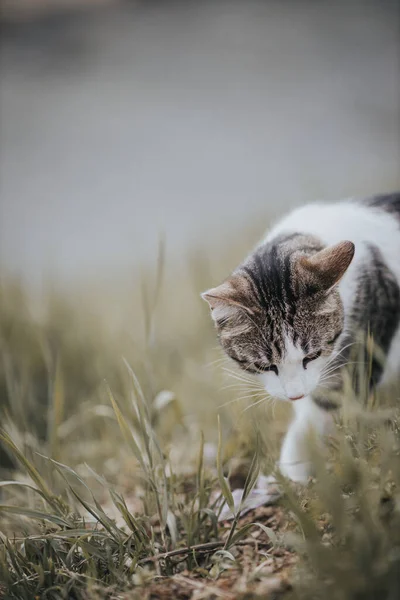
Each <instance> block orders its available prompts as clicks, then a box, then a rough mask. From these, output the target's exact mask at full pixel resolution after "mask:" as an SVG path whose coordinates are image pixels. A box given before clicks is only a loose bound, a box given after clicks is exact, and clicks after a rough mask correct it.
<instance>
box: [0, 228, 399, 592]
mask: <svg viewBox="0 0 400 600" xmlns="http://www.w3.org/2000/svg"><path fill="white" fill-rule="evenodd" d="M260 233H261V232H260V231H259V230H257V229H255V230H249V231H248V233H247V234H246V235H243V236H242V238H241V243H237V244H236V245H235V248H232V249H229V252H227V253H226V255H225V256H222V255H221V252H220V251H219V252H217V251H213V249H212V248H208V249H207V253H205V251H204V250H203V249H198V251H197V252H193V253H192V254H191V255H190V256H188V261H187V266H186V268H183V267H181V268H180V269H177V268H175V269H171V268H170V267H169V266H168V265H166V264H165V249H164V247H163V244H160V252H159V256H158V259H157V264H156V267H155V268H154V269H153V270H152V271H151V272H150V271H149V270H146V271H144V273H145V275H144V276H139V275H135V276H134V277H133V283H132V285H126V284H125V285H124V286H121V285H117V284H113V285H108V286H107V287H105V288H104V287H103V288H101V287H99V288H97V289H94V288H93V287H91V288H90V289H87V290H84V289H83V287H82V288H80V289H78V290H77V289H74V290H72V291H69V290H62V289H61V287H60V288H59V289H58V290H56V289H54V288H51V287H49V289H48V290H46V292H45V293H44V294H43V297H42V298H40V302H39V304H38V306H39V309H40V310H36V308H35V304H34V302H33V301H32V299H31V297H30V296H29V294H28V293H27V291H26V290H25V289H24V288H23V286H22V285H21V284H20V283H19V282H18V281H15V280H12V278H10V277H3V279H2V281H1V286H0V306H1V311H0V342H1V343H0V348H1V362H0V410H1V421H2V433H1V438H0V443H1V452H2V455H1V484H0V497H1V505H0V515H1V533H0V537H1V543H0V582H1V583H0V586H2V588H1V587H0V591H1V590H2V591H3V593H4V594H5V597H7V598H18V599H19V598H24V599H25V598H26V599H28V598H29V599H31V598H34V597H35V598H36V597H40V598H41V597H43V598H44V597H45V598H54V599H56V598H57V599H58V598H77V599H86V598H117V597H118V598H122V597H123V596H122V595H121V594H122V593H124V592H126V593H129V594H130V595H129V598H136V597H138V598H139V597H140V598H143V597H144V596H143V590H146V589H149V586H151V585H153V584H154V585H161V582H162V581H163V582H175V583H174V585H176V582H177V581H178V579H174V578H177V577H180V574H181V573H182V572H184V573H186V579H188V578H189V577H191V578H194V579H190V581H195V580H196V581H197V579H196V578H200V579H201V580H202V581H205V582H206V585H210V586H211V583H212V582H214V583H213V584H212V585H213V586H214V587H213V588H212V589H213V591H212V592H211V591H210V594H211V593H212V594H214V597H216V598H218V597H219V596H218V594H221V595H220V597H221V598H223V597H226V598H228V597H229V598H247V599H251V598H261V597H263V598H264V597H269V596H267V591H266V590H267V587H265V585H266V582H267V581H269V582H270V583H271V573H270V572H269V571H268V570H266V571H265V572H264V568H265V564H266V563H267V562H268V561H270V560H272V559H271V557H274V556H280V555H281V554H282V553H284V552H288V553H289V554H290V549H291V548H296V550H297V552H298V553H299V555H300V556H301V557H302V560H301V562H300V563H299V566H298V567H297V568H296V570H294V571H293V574H292V576H291V577H292V582H293V585H292V586H288V587H286V588H285V590H284V591H282V590H281V592H282V594H283V593H284V594H286V595H287V597H293V598H301V599H303V598H307V599H310V598H322V597H324V598H333V599H336V598H337V599H338V600H342V599H343V600H347V599H349V600H350V599H357V600H358V599H364V598H365V599H370V598H371V599H373V600H375V599H378V598H379V600H380V599H381V598H387V599H388V600H389V599H392V598H393V599H394V598H398V597H400V595H399V591H400V583H399V573H400V568H399V567H400V564H399V562H400V558H399V557H400V535H399V531H400V529H399V525H400V522H399V514H400V513H399V508H400V502H399V496H398V485H399V479H400V450H399V448H400V446H399V441H400V436H399V429H398V424H397V421H396V419H395V418H394V417H393V418H391V419H390V424H389V425H387V424H386V425H385V424H384V421H387V420H388V419H387V413H383V412H382V409H381V408H380V406H381V401H380V400H379V399H378V398H376V399H375V400H374V401H370V402H369V404H368V406H367V409H365V408H362V407H361V405H360V403H359V398H355V397H353V395H352V392H351V391H350V388H349V390H348V391H347V392H346V398H345V410H344V419H343V420H342V422H341V424H340V428H339V433H338V437H337V439H336V440H332V448H331V461H330V468H329V469H328V470H327V469H326V466H325V464H322V463H321V464H320V458H319V454H318V452H317V451H316V452H315V453H314V455H315V462H316V467H317V474H318V477H317V483H314V484H311V485H310V486H309V488H307V489H306V490H300V491H299V490H297V489H293V488H292V487H291V486H288V485H287V484H286V482H284V481H283V482H282V485H283V486H284V487H285V489H286V497H285V500H284V505H285V506H286V509H287V515H289V517H290V518H289V521H290V523H289V524H288V525H285V527H284V528H283V529H282V530H280V529H279V528H275V530H272V529H271V527H270V526H269V525H268V523H267V522H265V521H264V522H262V519H260V518H259V516H258V513H257V512H256V513H255V514H254V516H253V517H254V518H253V519H252V520H250V521H248V520H247V521H243V519H242V518H241V517H240V515H239V514H237V515H236V517H235V519H234V520H233V521H232V522H231V523H228V524H226V523H220V522H218V513H219V504H218V502H219V499H221V498H222V497H223V498H225V501H227V502H228V503H232V499H231V489H232V486H233V487H236V486H243V485H244V488H245V495H246V494H249V493H250V491H251V489H252V487H253V485H254V483H255V480H256V475H257V473H258V472H259V470H260V469H261V470H268V469H269V468H271V465H272V461H273V459H274V457H275V454H276V449H277V441H278V439H279V437H280V435H281V433H282V431H283V430H284V426H285V421H286V419H287V416H288V415H287V413H286V407H285V405H283V406H279V405H277V406H276V407H275V408H274V410H272V409H271V407H268V406H267V405H265V404H261V405H259V406H257V407H254V408H252V409H251V410H247V411H245V412H244V409H245V408H246V407H247V406H249V405H250V403H251V399H249V398H244V399H242V400H239V398H241V397H242V396H246V395H247V393H248V392H246V390H245V389H242V388H241V386H236V381H235V380H234V379H232V378H230V377H229V375H228V374H227V373H225V371H224V369H223V361H222V362H221V360H220V359H221V353H220V351H219V350H218V348H217V344H216V337H215V332H214V329H213V327H212V323H211V319H210V318H209V315H208V310H207V307H206V306H205V305H204V304H203V303H202V301H201V300H200V298H199V293H200V292H201V291H202V290H204V289H205V288H207V287H209V286H210V285H213V284H214V283H217V282H218V281H220V280H222V279H223V278H224V277H225V276H226V275H227V274H228V273H229V271H230V270H231V269H232V268H233V267H234V266H235V265H236V264H237V262H238V261H239V260H240V259H241V258H242V257H243V255H244V254H245V252H247V251H248V250H249V249H250V248H251V246H252V245H253V243H254V240H255V239H257V236H258V234H260ZM215 256H220V257H221V258H220V259H219V260H217V259H215V258H214V257H215ZM210 257H213V259H212V260H211V258H210ZM229 368H232V367H231V365H229ZM232 382H233V387H232ZM392 394H393V395H392V399H393V398H396V395H397V392H393V393H392ZM360 395H362V396H365V399H366V396H367V393H366V389H364V388H363V387H362V386H361V388H360ZM386 403H387V399H385V406H386ZM222 405H226V408H222V409H220V408H219V407H221V406H222ZM219 412H220V413H221V424H222V427H221V428H220V430H219V431H218V428H217V413H219ZM218 437H219V444H218V450H217V446H216V444H217V438H218ZM310 443H311V442H310ZM6 459H7V460H6ZM228 471H229V476H228V477H227V475H228ZM256 532H258V533H256ZM260 536H261V537H260ZM255 544H256V545H257V548H256V550H255V555H254V556H253V558H252V561H251V562H250V563H249V560H248V559H246V554H240V552H239V551H240V548H242V547H246V548H247V547H251V548H253V547H254V545H255ZM265 548H266V549H267V550H266V552H265V551H264V550H265ZM243 552H245V551H244V550H243ZM274 560H275V559H274ZM183 570H184V571H183ZM230 572H232V573H234V574H235V577H234V578H233V579H232V581H231V591H232V594H233V596H232V595H231V596H226V595H225V596H224V594H225V592H224V589H223V583H224V581H225V583H226V579H224V578H227V577H228V576H229V573H230ZM186 579H184V581H186V583H185V585H186V586H187V589H186V588H185V589H186V591H185V592H182V593H186V596H185V595H183V596H182V597H190V594H191V592H190V593H189V591H190V589H189V588H190V586H189V584H188V581H187V580H186ZM179 581H181V580H179ZM219 582H220V583H221V587H218V586H219ZM240 582H241V583H240ZM239 583H240V585H239ZM261 584H263V585H264V587H263V588H259V587H257V586H260V585H261ZM171 585H172V583H171ZM182 585H183V583H182ZM224 585H225V584H224ZM141 586H144V588H143V587H141ZM188 586H189V587H188ZM235 586H236V587H235ZM238 586H239V587H238ZM240 586H241V587H240ZM157 589H159V588H157ZM167 589H169V592H168V593H170V594H175V593H176V592H173V591H171V590H172V589H173V588H167ZM210 589H211V588H210ZM268 589H269V588H268ZM128 590H130V591H129V592H128ZM141 590H142V591H141ZM257 590H258V591H257ZM260 590H261V591H260ZM192 591H193V590H192ZM148 593H149V594H150V592H148ZM157 593H161V592H157ZM271 593H272V592H271ZM273 593H275V594H277V593H278V592H277V591H276V590H275V591H274V592H273ZM279 593H280V592H279ZM127 597H128V596H127ZM146 597H149V598H150V597H158V596H154V595H153V596H150V595H149V596H146ZM165 597H172V596H171V595H170V596H165ZM204 597H208V596H204ZM210 597H211V595H210Z"/></svg>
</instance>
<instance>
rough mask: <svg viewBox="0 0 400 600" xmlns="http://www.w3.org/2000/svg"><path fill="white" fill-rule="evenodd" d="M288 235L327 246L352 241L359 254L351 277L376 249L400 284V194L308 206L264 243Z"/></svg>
mask: <svg viewBox="0 0 400 600" xmlns="http://www.w3.org/2000/svg"><path fill="white" fill-rule="evenodd" d="M286 233H287V234H292V233H305V234H307V235H312V236H315V237H317V238H319V239H320V240H321V242H322V243H323V244H324V245H330V244H336V243H337V242H340V241H342V240H350V241H352V242H353V243H354V244H355V248H356V250H355V255H354V260H353V263H352V265H351V267H350V269H349V271H350V273H349V275H351V273H352V272H353V274H355V273H354V272H355V271H356V270H357V268H358V267H359V266H360V264H361V263H364V262H365V260H367V258H368V253H369V248H370V247H371V246H375V247H377V248H378V249H379V252H380V253H381V254H382V257H383V259H384V261H385V263H386V264H387V265H388V267H389V268H390V269H391V270H392V271H393V273H394V274H395V275H396V277H397V279H398V281H400V260H399V256H400V193H399V194H388V195H385V196H375V197H373V198H368V199H366V200H361V201H358V200H353V199H350V200H343V201H341V202H337V203H332V204H322V203H313V204H307V205H305V206H302V207H300V208H297V209H295V210H293V211H292V212H291V213H289V214H288V215H286V216H285V217H284V218H283V219H282V220H281V221H279V222H278V223H277V224H276V225H275V226H274V227H273V228H272V230H271V231H270V232H269V233H268V234H267V237H266V239H265V241H268V242H269V241H272V240H273V239H274V238H275V237H277V236H279V235H282V234H286Z"/></svg>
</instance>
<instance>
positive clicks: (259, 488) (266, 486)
mask: <svg viewBox="0 0 400 600" xmlns="http://www.w3.org/2000/svg"><path fill="white" fill-rule="evenodd" d="M281 495H282V490H281V488H280V486H279V485H278V483H277V481H276V480H275V479H274V478H273V477H271V476H269V477H265V476H264V475H260V476H259V478H258V480H257V483H256V485H255V486H254V488H253V489H252V490H251V492H250V493H249V495H248V496H247V498H246V499H245V500H244V501H243V502H242V498H243V489H236V490H234V491H233V492H232V496H233V501H234V504H235V511H234V513H233V512H232V511H231V509H230V508H229V506H228V505H227V504H224V506H223V507H222V509H221V512H220V515H219V517H218V520H219V521H228V520H231V519H233V518H234V516H235V515H236V514H237V513H238V512H239V510H240V515H241V516H243V515H244V514H246V513H247V512H249V511H250V510H253V509H255V508H258V507H259V506H266V505H268V504H274V503H275V502H276V501H277V500H278V499H279V498H280V496H281Z"/></svg>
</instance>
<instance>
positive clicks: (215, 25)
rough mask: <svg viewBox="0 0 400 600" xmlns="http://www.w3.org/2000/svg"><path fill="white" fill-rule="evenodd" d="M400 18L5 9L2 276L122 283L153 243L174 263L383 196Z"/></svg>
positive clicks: (391, 4) (110, 3) (223, 4)
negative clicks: (307, 214) (162, 242)
mask: <svg viewBox="0 0 400 600" xmlns="http://www.w3.org/2000/svg"><path fill="white" fill-rule="evenodd" d="M398 24H399V3H398V2H397V1H396V0H392V1H391V0H376V1H373V0H363V1H358V0H352V1H350V2H349V1H345V2H340V1H339V2H324V1H319V2H318V1H312V0H310V1H306V0H303V1H301V2H300V1H290V0H287V1H284V2H282V1H273V0H268V1H253V0H246V1H238V0H229V1H228V0H225V1H224V0H218V1H216V0H212V1H207V0H203V1H202V2H198V1H197V2H195V1H190V0H189V1H186V2H157V1H143V2H141V1H140V0H138V1H136V2H134V1H123V0H58V1H54V0H51V1H50V0H5V1H4V0H3V2H2V36H1V86H0V133H1V153H0V198H1V215H0V216H1V218H0V257H1V264H2V267H3V268H6V269H7V270H8V271H9V272H12V273H16V274H19V275H21V276H22V278H23V279H24V280H25V281H27V282H29V283H39V284H40V283H41V282H42V281H43V278H48V277H51V278H53V279H54V278H55V279H59V280H64V281H71V280H75V281H76V280H77V279H78V278H81V279H84V280H86V279H87V277H88V276H90V277H91V278H93V279H99V278H100V279H102V280H104V277H105V276H107V274H109V275H111V274H113V275H115V274H116V273H117V272H118V273H119V274H122V276H126V274H127V273H128V270H129V272H130V273H131V272H132V269H133V268H135V266H137V265H139V264H140V265H142V264H143V263H144V262H146V261H150V262H151V261H154V259H155V256H156V254H157V243H158V239H159V237H160V235H161V234H164V236H165V238H166V243H167V248H168V256H169V259H170V260H171V261H172V262H175V263H177V262H179V261H181V260H182V258H183V259H186V258H187V254H188V249H189V248H193V247H194V246H195V245H196V244H198V245H200V246H202V247H203V249H204V251H206V250H207V247H210V245H212V246H213V248H214V251H215V248H216V247H218V248H224V247H227V245H228V244H232V242H233V241H234V240H237V239H238V238H239V237H240V236H241V232H242V231H243V230H244V228H245V227H246V226H248V225H249V226H251V225H252V224H254V223H256V224H257V227H259V229H257V231H258V232H261V231H262V228H263V227H266V226H267V224H268V220H269V219H270V218H272V217H275V216H277V215H279V214H281V213H282V212H283V211H285V210H287V208H288V207H289V206H293V205H296V204H298V203H302V202H304V201H308V200H316V199H327V200H336V199H338V198H341V197H343V196H352V195H363V194H366V193H374V192H383V191H386V190H387V191H389V190H392V189H395V188H396V187H398V186H399V184H400V174H399V165H400V141H399V111H400V99H399V69H400V59H399V57H400V36H399V28H398ZM215 244H217V246H215ZM235 260H236V256H235ZM232 266H233V264H232ZM210 283H212V282H210Z"/></svg>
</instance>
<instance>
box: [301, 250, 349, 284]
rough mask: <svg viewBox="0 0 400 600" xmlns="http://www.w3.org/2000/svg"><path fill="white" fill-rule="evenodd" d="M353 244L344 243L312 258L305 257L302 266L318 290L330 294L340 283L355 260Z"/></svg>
mask: <svg viewBox="0 0 400 600" xmlns="http://www.w3.org/2000/svg"><path fill="white" fill-rule="evenodd" d="M354 251H355V246H354V244H353V242H350V241H347V240H346V241H343V242H339V243H338V244H335V245H333V246H328V247H327V248H324V249H323V250H321V251H320V252H317V253H316V254H314V255H313V256H311V257H303V258H301V259H300V264H301V266H302V267H303V269H304V271H305V272H306V273H307V274H308V277H309V278H310V282H311V283H312V284H314V285H315V286H316V287H317V289H320V290H324V291H325V292H329V291H330V290H331V289H332V288H333V287H334V286H335V285H337V284H338V283H339V281H340V280H341V278H342V277H343V275H344V274H345V273H346V271H347V269H348V268H349V266H350V263H351V261H352V260H353V256H354Z"/></svg>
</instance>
